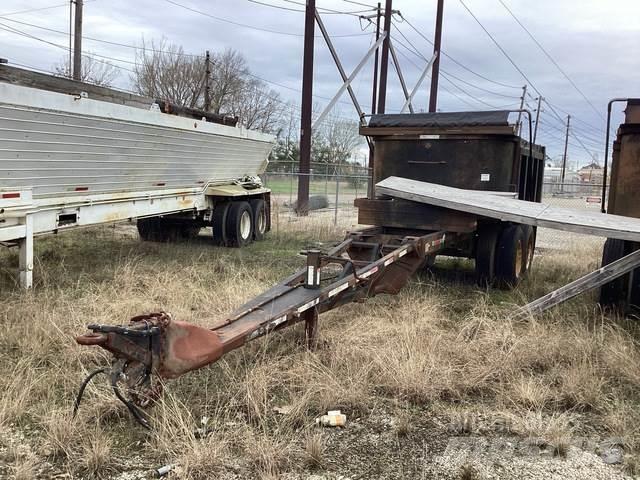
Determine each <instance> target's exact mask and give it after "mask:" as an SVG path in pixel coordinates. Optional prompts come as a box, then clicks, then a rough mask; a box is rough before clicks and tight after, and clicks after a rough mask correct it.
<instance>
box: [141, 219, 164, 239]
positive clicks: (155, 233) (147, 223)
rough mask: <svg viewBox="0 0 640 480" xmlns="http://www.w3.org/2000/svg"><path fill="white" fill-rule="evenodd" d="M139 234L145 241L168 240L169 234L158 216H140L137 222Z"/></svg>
mask: <svg viewBox="0 0 640 480" xmlns="http://www.w3.org/2000/svg"><path fill="white" fill-rule="evenodd" d="M136 224H137V227H138V235H140V238H141V239H142V240H143V241H145V242H166V241H167V240H169V235H168V234H167V231H166V229H165V228H163V224H162V219H161V218H158V217H150V218H139V219H138V221H137V222H136Z"/></svg>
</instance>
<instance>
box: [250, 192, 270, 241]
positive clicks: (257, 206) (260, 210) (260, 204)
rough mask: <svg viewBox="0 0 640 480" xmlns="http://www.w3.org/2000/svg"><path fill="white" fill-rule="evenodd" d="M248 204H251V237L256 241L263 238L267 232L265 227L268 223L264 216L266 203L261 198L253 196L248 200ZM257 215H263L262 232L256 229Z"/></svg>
mask: <svg viewBox="0 0 640 480" xmlns="http://www.w3.org/2000/svg"><path fill="white" fill-rule="evenodd" d="M249 205H251V214H252V215H253V238H254V239H255V240H257V241H260V240H263V239H264V236H265V234H266V233H267V228H268V225H269V221H268V219H267V217H266V215H267V207H266V203H265V201H264V200H263V199H261V198H254V199H252V200H249ZM259 215H265V218H264V232H260V231H258V218H259Z"/></svg>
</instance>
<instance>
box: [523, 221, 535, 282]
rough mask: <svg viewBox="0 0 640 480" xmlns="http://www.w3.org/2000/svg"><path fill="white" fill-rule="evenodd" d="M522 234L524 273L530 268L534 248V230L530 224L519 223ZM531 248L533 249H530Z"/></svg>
mask: <svg viewBox="0 0 640 480" xmlns="http://www.w3.org/2000/svg"><path fill="white" fill-rule="evenodd" d="M521 227H522V232H523V234H524V246H525V250H524V267H523V268H524V274H525V275H526V274H527V273H529V270H531V266H532V264H533V254H534V253H535V248H536V230H535V229H534V228H533V227H532V226H531V225H521ZM532 250H533V251H532Z"/></svg>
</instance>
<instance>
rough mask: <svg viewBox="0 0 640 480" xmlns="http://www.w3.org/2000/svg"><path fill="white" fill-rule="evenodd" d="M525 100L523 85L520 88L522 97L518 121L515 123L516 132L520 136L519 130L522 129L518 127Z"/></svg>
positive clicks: (525, 94) (525, 90)
mask: <svg viewBox="0 0 640 480" xmlns="http://www.w3.org/2000/svg"><path fill="white" fill-rule="evenodd" d="M526 99H527V86H526V85H524V86H523V87H522V96H521V97H520V110H519V111H518V121H517V122H516V132H518V135H520V130H521V129H522V128H521V127H522V125H520V120H521V119H522V109H523V108H524V102H525V100H526Z"/></svg>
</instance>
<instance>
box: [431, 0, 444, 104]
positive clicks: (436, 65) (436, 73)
mask: <svg viewBox="0 0 640 480" xmlns="http://www.w3.org/2000/svg"><path fill="white" fill-rule="evenodd" d="M443 11H444V0H438V11H437V12H436V31H435V36H434V38H433V53H434V54H436V55H437V56H436V58H435V60H434V61H433V67H432V70H431V91H430V93H429V111H430V112H435V111H436V108H437V106H438V79H439V77H440V55H441V53H440V52H441V51H440V45H441V44H442V17H443V13H444V12H443Z"/></svg>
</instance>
